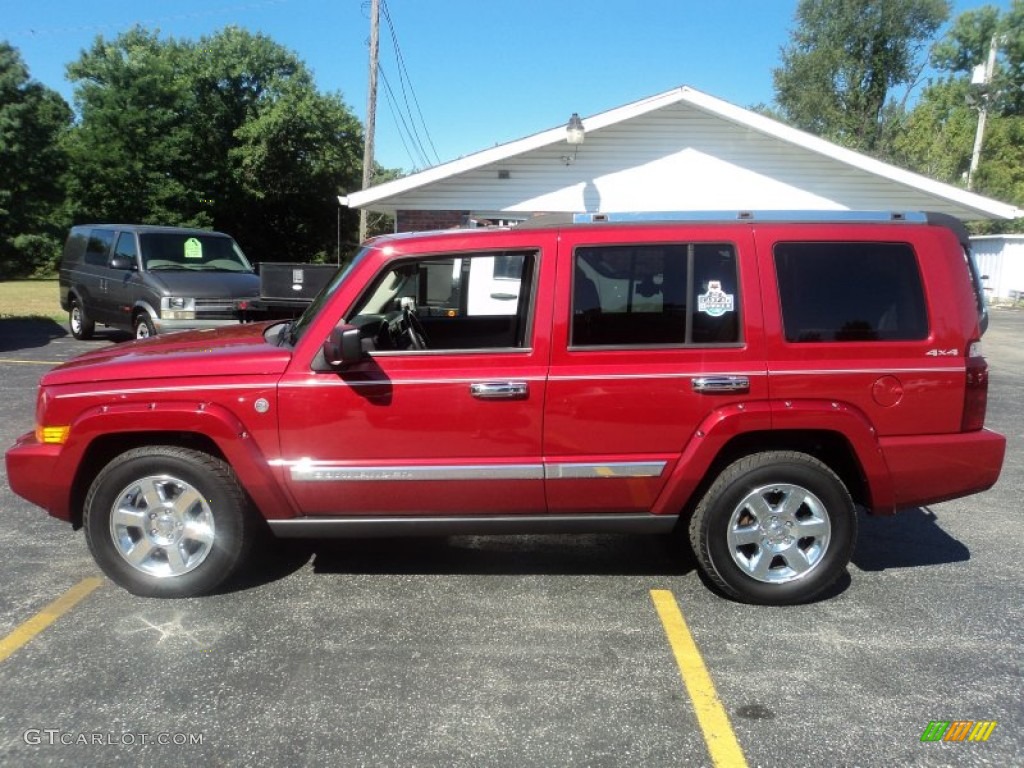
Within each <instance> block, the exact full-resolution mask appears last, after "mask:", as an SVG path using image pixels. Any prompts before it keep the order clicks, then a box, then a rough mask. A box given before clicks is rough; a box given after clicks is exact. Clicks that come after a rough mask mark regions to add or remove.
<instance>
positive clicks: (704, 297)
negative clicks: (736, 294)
mask: <svg viewBox="0 0 1024 768" xmlns="http://www.w3.org/2000/svg"><path fill="white" fill-rule="evenodd" d="M697 311H698V312H703V313H704V314H706V315H710V316H711V317H721V316H722V315H724V314H725V313H726V312H732V311H733V296H732V294H731V293H726V292H725V291H723V290H722V283H721V281H719V280H709V281H708V292H707V293H702V294H700V295H699V296H697Z"/></svg>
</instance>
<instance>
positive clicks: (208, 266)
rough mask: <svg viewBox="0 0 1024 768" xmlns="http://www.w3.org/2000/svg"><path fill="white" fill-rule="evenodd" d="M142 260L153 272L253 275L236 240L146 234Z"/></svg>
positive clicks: (142, 239) (142, 238)
mask: <svg viewBox="0 0 1024 768" xmlns="http://www.w3.org/2000/svg"><path fill="white" fill-rule="evenodd" d="M139 243H140V245H141V248H142V260H143V262H144V263H145V267H146V269H147V270H150V271H159V270H171V271H179V272H180V271H185V270H187V271H199V272H252V271H253V270H252V266H251V265H250V264H249V261H248V260H247V259H246V258H245V255H244V254H243V253H242V250H241V249H240V248H239V247H238V246H237V244H236V243H235V241H234V240H232V239H231V238H230V237H225V236H224V235H214V234H205V233H202V232H198V233H195V232H143V233H141V234H140V235H139Z"/></svg>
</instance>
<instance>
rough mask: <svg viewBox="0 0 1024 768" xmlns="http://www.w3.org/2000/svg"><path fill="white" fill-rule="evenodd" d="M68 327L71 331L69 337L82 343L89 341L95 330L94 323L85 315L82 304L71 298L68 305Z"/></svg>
mask: <svg viewBox="0 0 1024 768" xmlns="http://www.w3.org/2000/svg"><path fill="white" fill-rule="evenodd" d="M68 327H69V328H70V329H71V335H72V336H74V337H75V338H76V339H81V340H82V341H85V340H87V339H91V338H92V335H93V333H94V332H95V330H96V323H94V322H93V321H92V320H90V319H89V317H88V315H86V314H85V310H84V309H83V308H82V302H80V301H79V300H78V299H77V298H76V297H72V299H71V301H70V303H69V304H68Z"/></svg>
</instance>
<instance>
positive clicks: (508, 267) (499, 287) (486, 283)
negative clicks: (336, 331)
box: [349, 251, 537, 352]
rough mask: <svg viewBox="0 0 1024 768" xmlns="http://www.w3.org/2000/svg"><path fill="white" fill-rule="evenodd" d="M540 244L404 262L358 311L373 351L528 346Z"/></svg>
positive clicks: (354, 318) (354, 321) (356, 318)
mask: <svg viewBox="0 0 1024 768" xmlns="http://www.w3.org/2000/svg"><path fill="white" fill-rule="evenodd" d="M536 261H537V254H536V253H535V252H529V251H528V252H521V251H516V252H501V253H479V254H466V253H460V254H458V255H450V254H438V255H432V256H428V257H423V258H419V259H410V260H406V261H402V262H399V263H397V264H395V265H394V266H392V267H391V268H389V269H388V270H386V271H385V272H384V273H383V274H382V275H381V276H380V277H379V278H378V279H377V280H376V281H375V282H374V283H373V285H372V286H371V288H370V290H369V291H368V292H367V293H366V294H365V295H364V297H363V298H362V299H361V300H360V302H359V303H358V304H357V306H356V307H355V310H354V311H353V313H352V314H351V318H350V319H349V323H350V324H351V325H355V326H357V327H359V328H360V329H361V333H362V336H363V338H364V339H368V340H369V342H368V345H369V346H370V348H371V349H372V350H373V351H377V352H394V351H407V350H413V351H446V350H474V349H501V348H524V347H526V346H527V345H528V325H529V318H530V296H531V293H532V291H531V288H532V285H533V275H534V272H535V268H536Z"/></svg>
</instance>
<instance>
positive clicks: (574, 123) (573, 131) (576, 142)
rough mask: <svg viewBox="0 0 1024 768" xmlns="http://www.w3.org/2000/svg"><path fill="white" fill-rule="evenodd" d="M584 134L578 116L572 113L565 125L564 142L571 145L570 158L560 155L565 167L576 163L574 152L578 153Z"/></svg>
mask: <svg viewBox="0 0 1024 768" xmlns="http://www.w3.org/2000/svg"><path fill="white" fill-rule="evenodd" d="M585 133H586V131H585V130H584V128H583V121H582V120H580V116H579V115H578V114H577V113H576V112H573V113H572V117H570V118H569V122H568V123H566V125H565V140H566V142H568V143H569V144H571V145H572V157H570V156H569V155H562V162H563V163H565V164H566V165H570V164H572V163H574V162H576V152H578V151H579V148H580V144H582V143H583V139H584V138H585Z"/></svg>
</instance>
